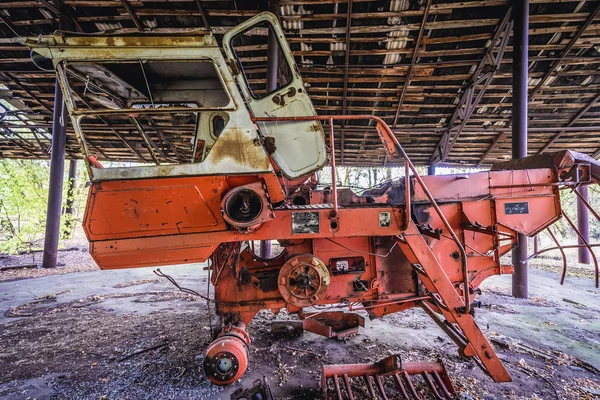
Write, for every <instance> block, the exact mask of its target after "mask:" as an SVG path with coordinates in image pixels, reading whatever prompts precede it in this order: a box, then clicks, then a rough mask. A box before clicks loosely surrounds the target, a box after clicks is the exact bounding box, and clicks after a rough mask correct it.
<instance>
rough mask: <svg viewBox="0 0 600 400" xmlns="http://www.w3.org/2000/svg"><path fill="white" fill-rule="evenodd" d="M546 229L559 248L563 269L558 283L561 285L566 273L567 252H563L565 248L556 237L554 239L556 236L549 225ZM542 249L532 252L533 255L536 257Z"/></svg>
mask: <svg viewBox="0 0 600 400" xmlns="http://www.w3.org/2000/svg"><path fill="white" fill-rule="evenodd" d="M546 231H547V232H548V235H550V237H551V238H552V240H553V241H554V243H555V244H556V247H557V248H558V249H559V250H560V254H562V260H563V269H562V274H561V275H560V284H561V285H562V284H563V283H565V276H566V275H567V254H566V253H565V249H564V248H563V246H561V245H560V243H559V241H558V239H556V236H554V233H553V232H552V230H551V229H550V227H548V228H546ZM543 251H544V250H542V251H541V252H537V253H535V254H533V257H536V256H537V255H538V254H540V253H542V252H543Z"/></svg>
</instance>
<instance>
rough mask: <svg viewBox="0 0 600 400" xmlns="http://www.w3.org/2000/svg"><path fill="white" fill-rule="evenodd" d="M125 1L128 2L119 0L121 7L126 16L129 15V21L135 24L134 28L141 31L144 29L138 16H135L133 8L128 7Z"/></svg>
mask: <svg viewBox="0 0 600 400" xmlns="http://www.w3.org/2000/svg"><path fill="white" fill-rule="evenodd" d="M127 1H128V0H121V4H123V7H124V8H125V11H127V14H129V16H130V17H131V20H132V21H133V23H134V24H135V27H136V28H137V29H138V31H143V30H144V27H143V26H142V24H141V22H140V20H139V18H138V16H137V15H136V13H135V11H134V10H133V8H131V6H130V5H129V3H128V2H127Z"/></svg>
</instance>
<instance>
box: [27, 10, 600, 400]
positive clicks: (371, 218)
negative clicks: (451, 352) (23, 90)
mask: <svg viewBox="0 0 600 400" xmlns="http://www.w3.org/2000/svg"><path fill="white" fill-rule="evenodd" d="M253 30H258V32H259V34H262V35H269V34H270V35H271V37H272V40H275V41H276V43H277V44H278V49H277V53H276V54H277V55H278V58H279V65H278V66H277V71H278V73H277V74H276V78H277V79H275V80H273V81H271V82H267V81H266V79H262V77H264V76H266V75H265V74H263V75H260V71H256V70H255V69H253V68H251V67H248V65H247V63H248V58H247V57H246V56H245V54H244V52H245V51H246V50H245V48H244V46H243V37H244V35H247V34H249V33H250V32H251V31H253ZM261 30H262V31H261ZM26 44H27V45H29V46H30V47H31V48H32V49H33V50H34V51H35V52H36V53H37V54H36V56H35V57H37V61H38V63H41V62H44V61H47V59H52V61H53V67H54V68H55V69H56V71H57V76H58V80H59V82H60V85H61V88H62V91H63V94H64V98H65V101H66V104H67V108H68V111H69V114H70V116H71V119H72V122H73V126H74V129H75V130H76V132H77V136H78V138H79V140H80V142H81V146H82V148H83V149H84V151H85V152H86V156H87V157H88V170H89V174H90V179H91V181H92V185H91V188H90V192H89V198H88V203H87V209H86V212H85V220H84V228H85V232H86V234H87V237H88V239H89V241H90V252H91V254H92V256H93V258H94V259H95V260H96V262H97V263H98V265H99V266H100V268H102V269H118V268H132V267H146V266H158V265H168V264H179V263H195V262H204V261H207V260H210V264H209V265H210V267H209V269H210V273H211V281H212V284H213V285H214V289H215V296H214V303H215V304H216V311H217V313H218V314H219V316H220V318H221V322H222V330H221V332H220V333H219V334H218V336H217V337H216V338H215V340H214V341H213V342H212V344H210V346H209V347H208V349H207V350H206V356H205V361H204V368H205V371H206V375H207V376H208V378H209V379H210V380H211V381H212V382H213V383H216V384H219V385H226V384H230V383H232V382H235V381H236V380H237V379H239V378H240V377H241V376H242V375H243V374H244V371H245V370H246V367H247V364H248V356H249V348H250V346H251V339H250V337H249V336H248V333H247V331H246V326H247V325H248V324H249V323H250V322H251V321H252V319H253V317H254V316H255V314H256V313H257V312H259V311H260V310H263V309H269V310H271V311H273V312H275V313H276V312H278V311H279V310H281V309H287V310H288V311H289V312H290V313H297V314H299V315H300V316H301V317H302V318H304V320H305V323H304V326H305V328H306V329H308V330H311V331H313V332H318V333H320V334H323V335H325V336H327V337H338V338H343V337H345V336H347V335H349V334H353V333H356V331H357V328H358V326H359V325H363V324H364V319H363V318H362V317H361V316H359V315H356V314H354V313H351V312H347V313H332V312H327V313H325V312H315V311H314V309H311V307H313V306H317V305H319V306H323V305H344V306H347V308H348V309H349V311H358V310H363V311H366V312H367V313H368V314H369V316H370V317H381V316H384V315H387V314H390V313H395V312H399V311H403V310H406V309H409V308H412V307H420V308H422V309H423V310H424V311H425V312H426V313H427V314H428V315H429V316H431V318H432V319H433V321H434V322H435V323H437V324H438V325H439V326H440V327H441V328H442V329H443V330H444V331H445V332H446V333H447V334H448V335H449V336H450V338H452V340H453V341H454V342H455V343H456V344H457V346H458V348H459V351H460V353H461V354H463V355H464V356H466V357H471V358H473V359H475V360H476V361H477V364H479V365H480V366H481V367H482V368H483V369H484V370H485V371H486V372H487V373H488V374H489V376H490V377H491V378H492V379H493V380H494V381H496V382H507V381H510V379H511V378H510V376H509V374H508V372H507V371H506V369H505V367H504V366H503V364H502V362H501V361H500V359H499V358H498V356H497V355H496V353H495V351H494V349H493V347H492V346H491V344H490V343H489V341H488V340H487V339H486V337H485V336H484V334H483V333H482V331H481V329H480V328H479V327H478V326H477V324H476V323H475V321H474V319H473V315H474V307H475V306H476V304H477V302H476V296H477V295H478V293H479V289H478V287H479V285H480V284H481V282H482V281H483V280H485V279H486V278H488V277H490V276H492V275H499V274H510V273H511V272H512V271H513V267H512V266H510V265H502V263H501V256H502V255H504V254H506V253H507V252H509V251H510V250H511V249H512V248H514V247H515V245H516V243H517V234H518V233H522V234H526V235H529V236H532V235H535V234H537V233H538V232H540V231H542V230H543V229H546V228H547V227H549V226H550V225H551V224H553V223H554V222H555V221H557V220H559V219H560V218H561V216H562V215H563V214H562V211H561V206H560V190H561V189H564V188H569V189H573V188H576V187H577V186H578V185H587V184H590V183H592V182H597V180H598V178H599V177H600V165H599V164H598V163H597V162H596V161H595V160H593V159H591V158H589V157H586V156H583V155H581V154H577V153H573V152H568V151H567V152H560V153H555V154H542V155H539V156H533V157H529V158H526V159H523V160H519V161H514V162H506V163H503V164H501V165H496V166H494V167H493V168H492V170H490V171H488V172H480V173H474V174H470V175H468V176H467V175H446V176H423V177H421V176H420V175H419V174H418V172H417V170H416V168H415V167H414V165H413V164H412V163H411V161H410V160H409V158H408V157H407V155H406V153H405V152H404V150H403V148H402V146H401V144H400V143H398V141H397V139H396V137H395V136H394V134H393V133H392V132H391V130H390V128H389V127H388V126H387V124H386V123H385V122H384V121H383V120H381V119H379V118H377V117H375V116H372V115H365V116H358V115H352V116H349V115H335V116H317V115H316V114H315V111H314V108H313V106H312V103H311V101H310V99H309V97H308V96H307V94H306V92H305V86H304V84H303V82H302V78H301V77H300V75H299V72H298V69H297V68H296V65H295V64H294V59H293V56H292V54H291V52H290V50H289V48H288V45H287V43H286V41H285V38H284V35H283V33H282V31H281V28H280V27H279V25H278V22H277V19H276V18H275V17H274V16H273V15H272V14H269V13H262V14H259V15H258V16H256V17H254V18H252V19H250V20H248V21H246V22H245V23H243V24H242V25H240V26H238V27H236V28H234V29H232V30H230V31H229V32H228V33H227V34H225V36H224V38H223V49H224V52H223V53H222V52H221V49H220V48H219V47H218V45H217V43H216V40H215V38H214V37H213V36H212V35H211V34H209V33H206V32H204V33H202V34H195V35H192V34H189V35H179V36H159V35H152V36H149V35H139V34H138V35H137V36H135V35H134V36H118V37H117V36H106V37H96V36H77V35H62V34H56V35H54V36H49V37H39V38H30V39H27V40H26ZM256 74H259V75H260V77H259V78H257V75H256ZM348 120H363V121H367V122H370V123H371V124H373V125H374V126H376V129H377V132H378V134H379V136H380V138H381V142H382V146H383V147H384V149H385V151H386V153H387V159H388V162H397V163H399V164H400V165H402V164H403V165H404V167H405V174H404V177H403V178H402V179H399V180H394V181H390V182H386V183H384V184H382V185H380V186H379V187H377V188H374V189H371V190H368V191H366V192H364V193H362V194H361V195H357V194H355V193H353V192H352V191H351V190H350V189H348V188H338V187H337V185H336V179H335V143H334V125H335V124H336V123H338V122H342V121H348ZM117 123H118V124H123V123H129V124H130V126H131V132H132V133H133V134H137V135H139V136H140V137H141V138H142V139H143V143H145V146H144V148H143V149H142V150H143V153H141V151H142V150H140V148H136V147H134V146H132V145H131V144H130V143H129V142H128V141H127V139H126V138H125V137H124V134H123V132H122V131H119V130H117V129H116V128H114V126H115V125H116V124H117ZM100 128H102V129H111V130H113V131H114V133H115V140H117V141H122V142H123V143H124V144H125V145H126V147H127V149H128V150H130V151H132V152H134V153H136V154H137V155H138V156H139V158H141V159H143V160H146V161H152V162H154V164H156V165H138V164H133V163H132V164H130V165H124V164H119V165H116V166H115V165H110V166H109V165H107V166H106V167H103V166H102V164H101V163H100V162H98V160H96V158H95V157H93V156H91V153H90V151H91V150H93V149H92V148H91V147H90V145H89V144H88V142H87V140H86V139H87V138H88V136H91V135H93V133H94V129H100ZM326 137H328V141H329V149H328V148H327V146H326V142H327V141H326ZM156 142H158V143H160V145H157V144H156ZM328 158H329V164H330V166H331V174H332V177H333V179H332V184H331V187H325V188H323V187H322V186H320V185H319V184H318V182H317V181H316V173H317V172H318V171H320V170H322V169H323V168H324V167H325V166H326V164H327V161H328ZM256 241H277V242H278V244H279V246H281V247H282V248H283V249H284V251H283V252H282V253H281V254H279V255H277V256H274V257H269V254H266V255H264V257H260V255H259V254H256V253H255V252H254V251H253V250H252V249H253V247H252V246H250V245H249V244H250V243H254V242H256ZM263 246H264V245H263ZM264 248H265V247H263V249H264ZM415 374H417V375H422V376H423V380H424V382H425V383H427V384H429V386H430V387H431V389H432V390H433V391H434V392H435V393H436V395H437V396H438V397H449V396H450V395H451V393H452V385H451V383H450V381H449V379H448V377H447V374H446V373H445V370H444V367H443V366H442V365H441V364H440V363H436V362H433V363H416V364H411V363H407V364H403V363H402V362H401V361H400V360H399V358H397V357H396V358H392V359H386V360H383V361H382V362H380V363H376V364H370V365H360V364H356V365H348V366H328V367H325V370H324V379H325V380H324V382H323V390H324V391H325V396H327V395H328V387H329V388H331V387H332V386H331V385H330V384H329V385H328V382H327V381H326V379H327V378H332V381H330V383H331V382H333V387H334V388H335V389H334V391H335V392H336V395H337V396H338V397H342V395H343V394H344V393H345V394H347V395H348V396H349V397H352V385H353V384H355V382H357V379H358V380H360V379H363V381H364V382H365V383H366V384H367V387H368V391H369V392H370V394H371V395H372V396H376V392H377V391H379V393H380V395H381V396H382V397H384V398H385V396H386V394H385V389H384V388H383V384H382V379H384V378H386V379H387V378H390V377H391V379H395V380H396V383H397V384H398V387H397V388H396V390H397V391H400V392H404V393H406V391H408V392H414V387H413V385H412V383H411V381H410V379H409V378H410V375H415ZM357 377H358V378H357ZM340 385H341V386H340ZM373 385H375V386H373ZM375 387H376V388H377V390H375V389H374V388H375Z"/></svg>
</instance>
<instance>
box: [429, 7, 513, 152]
mask: <svg viewBox="0 0 600 400" xmlns="http://www.w3.org/2000/svg"><path fill="white" fill-rule="evenodd" d="M511 13H512V8H509V9H508V11H507V12H506V15H505V16H504V19H503V20H502V21H501V22H500V24H499V25H498V28H497V29H496V33H495V34H494V37H493V38H492V41H491V44H490V47H488V49H487V50H486V52H485V53H484V55H483V57H482V59H481V61H480V62H479V64H478V65H477V68H476V69H475V71H474V72H473V77H472V78H471V81H470V82H469V84H468V85H467V88H466V89H465V91H464V92H463V95H462V96H461V98H460V100H459V101H458V104H457V105H456V108H455V109H454V114H453V115H452V118H450V122H449V123H448V129H447V131H446V132H445V133H444V134H443V135H442V137H441V139H440V141H439V143H438V145H437V147H436V150H435V151H434V153H433V154H432V156H431V160H430V161H431V163H436V162H438V161H444V160H445V159H446V157H448V155H449V154H450V152H451V151H452V148H453V147H454V144H455V143H456V140H457V139H458V137H459V136H460V134H461V133H462V131H463V129H464V128H465V125H466V124H467V122H468V121H469V118H471V115H473V112H475V109H476V108H477V106H478V105H479V103H480V102H481V99H482V98H483V95H484V94H485V92H486V91H487V89H488V87H489V85H490V83H491V82H492V80H493V79H494V74H495V73H496V71H497V70H498V69H499V68H500V65H501V64H502V59H503V57H504V52H505V50H506V46H507V44H508V39H509V38H510V32H511V30H512V21H511ZM494 53H496V54H494ZM458 119H460V121H461V122H460V124H458V125H455V123H456V121H457V120H458Z"/></svg>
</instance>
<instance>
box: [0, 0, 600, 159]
mask: <svg viewBox="0 0 600 400" xmlns="http://www.w3.org/2000/svg"><path fill="white" fill-rule="evenodd" d="M515 1H519V0H515ZM277 4H278V7H277V9H278V11H279V14H280V15H279V16H280V19H281V22H282V26H283V28H284V31H285V34H286V37H287V40H288V41H289V43H290V45H291V48H292V50H293V52H294V55H295V57H296V62H297V63H298V65H299V67H300V70H301V73H302V76H303V78H304V81H305V82H306V84H307V88H306V89H307V91H308V93H309V94H310V96H311V98H312V100H313V103H314V104H315V107H316V109H317V112H318V113H319V114H322V115H328V114H336V115H339V114H373V115H377V116H379V117H382V118H383V119H384V120H385V121H386V122H387V123H388V124H389V125H390V126H391V127H392V128H393V130H394V132H395V133H396V135H397V137H398V139H399V141H400V143H401V144H402V145H403V146H404V147H405V149H406V150H407V151H408V154H409V156H410V157H411V159H412V160H413V162H414V163H416V164H420V165H428V164H431V163H435V162H442V163H445V164H449V165H489V164H491V163H494V162H497V161H504V160H506V159H508V158H510V153H511V145H510V140H511V114H512V113H511V106H512V104H511V89H512V75H511V58H512V19H511V10H512V9H511V1H510V0H466V1H456V0H450V1H449V0H299V1H292V0H279V1H278V2H277ZM269 7H270V4H269V1H268V0H255V1H251V2H249V1H241V0H238V1H216V0H168V1H167V0H3V1H2V2H1V3H0V158H47V157H49V150H50V140H51V126H52V107H53V99H54V82H55V78H54V74H53V73H52V72H45V71H41V70H39V69H38V68H37V67H35V66H34V65H33V63H32V62H31V60H30V54H29V51H28V49H26V48H25V47H23V46H21V45H20V44H19V43H18V41H17V40H16V38H17V37H20V36H32V35H33V36H36V35H39V34H49V33H52V32H54V31H55V30H56V29H57V28H58V23H59V19H61V18H63V19H64V20H66V21H67V22H68V23H69V24H70V25H71V26H72V27H73V29H74V30H75V31H77V32H81V33H86V34H95V33H132V32H141V31H144V32H145V31H157V32H176V31H178V30H181V29H190V28H205V29H210V30H212V32H213V33H214V34H215V35H216V37H217V39H218V40H220V39H221V37H222V35H223V34H224V33H225V32H226V31H227V30H228V29H230V28H231V27H232V26H235V25H237V24H239V23H240V22H242V21H243V20H245V19H247V18H249V17H251V16H253V15H255V14H257V13H258V12H261V11H266V10H269ZM599 14H600V1H599V0H531V8H530V29H529V35H530V42H529V43H530V47H529V50H530V51H529V57H530V66H529V73H530V77H529V152H530V154H537V153H539V152H544V151H553V150H562V149H570V150H576V151H580V152H583V153H586V154H588V155H591V156H593V157H596V158H597V157H598V156H600V135H599V133H600V55H599V51H600V15H599ZM250 45H251V43H250ZM265 65H266V60H265ZM114 130H117V131H118V130H119V127H118V126H117V127H115V126H112V127H108V126H107V127H106V129H104V130H99V131H98V133H97V134H96V135H95V136H94V139H93V140H91V141H90V144H91V151H92V152H93V153H95V155H96V156H97V157H98V159H100V160H110V161H123V160H135V153H134V152H132V149H131V148H130V147H131V146H133V147H134V148H136V147H137V149H138V150H140V151H142V150H143V146H144V143H143V141H142V139H141V138H140V137H137V136H136V135H135V134H134V133H132V132H129V131H127V132H125V131H124V132H121V134H122V135H124V137H125V140H126V141H127V143H125V142H124V141H123V139H120V138H119V137H118V136H117V135H115V132H114ZM336 135H337V137H336V150H337V154H338V157H339V159H338V160H337V162H338V163H340V164H344V165H362V166H384V165H387V160H386V159H385V156H384V152H383V149H382V146H381V144H380V141H379V139H378V137H377V133H376V131H375V128H374V126H372V125H369V124H368V123H365V122H362V121H361V122H352V123H351V122H348V123H346V124H343V125H340V126H338V127H336ZM67 157H69V158H81V157H82V153H81V149H80V148H79V145H78V142H77V140H76V138H75V137H74V133H73V132H72V131H71V130H69V132H68V138H67Z"/></svg>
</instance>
